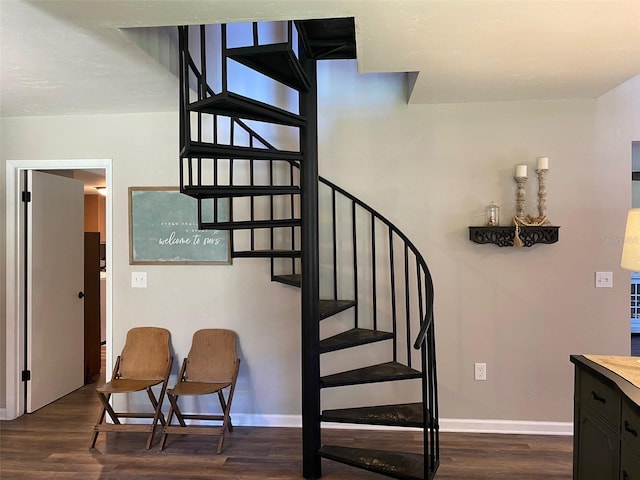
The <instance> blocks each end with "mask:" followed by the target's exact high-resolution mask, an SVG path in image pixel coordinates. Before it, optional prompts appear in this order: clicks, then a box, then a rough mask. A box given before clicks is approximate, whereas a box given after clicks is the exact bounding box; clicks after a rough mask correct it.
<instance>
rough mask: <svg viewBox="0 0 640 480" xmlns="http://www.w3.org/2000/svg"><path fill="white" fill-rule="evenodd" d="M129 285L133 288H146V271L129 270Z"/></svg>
mask: <svg viewBox="0 0 640 480" xmlns="http://www.w3.org/2000/svg"><path fill="white" fill-rule="evenodd" d="M131 286H132V287H133V288H147V272H131Z"/></svg>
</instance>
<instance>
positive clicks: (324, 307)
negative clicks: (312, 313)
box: [320, 299, 356, 320]
mask: <svg viewBox="0 0 640 480" xmlns="http://www.w3.org/2000/svg"><path fill="white" fill-rule="evenodd" d="M355 305H356V301H355V300H323V299H320V320H324V319H325V318H329V317H330V316H332V315H336V314H337V313H340V312H342V311H344V310H347V309H349V308H351V307H353V306H355Z"/></svg>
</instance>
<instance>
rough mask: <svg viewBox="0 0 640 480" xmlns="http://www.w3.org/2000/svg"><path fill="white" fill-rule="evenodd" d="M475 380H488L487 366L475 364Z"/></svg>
mask: <svg viewBox="0 0 640 480" xmlns="http://www.w3.org/2000/svg"><path fill="white" fill-rule="evenodd" d="M475 379H476V380H486V379H487V364H486V363H476V364H475Z"/></svg>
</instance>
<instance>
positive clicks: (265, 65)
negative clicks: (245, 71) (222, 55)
mask: <svg viewBox="0 0 640 480" xmlns="http://www.w3.org/2000/svg"><path fill="white" fill-rule="evenodd" d="M227 56H228V57H229V58H232V59H233V60H235V61H237V62H239V63H241V64H243V65H245V66H247V67H249V68H252V69H254V70H256V71H258V72H260V73H262V74H263V75H266V76H267V77H269V78H272V79H274V80H276V81H278V82H280V83H283V84H285V85H287V86H289V87H291V88H293V89H295V90H298V91H300V92H306V91H308V90H309V87H310V85H311V83H310V82H309V79H308V77H307V75H306V74H305V73H304V70H303V69H302V67H301V65H300V62H299V61H298V59H297V57H296V56H295V54H294V52H293V51H292V50H291V49H290V48H289V46H288V44H286V43H274V44H269V45H258V46H251V47H239V48H230V49H229V50H228V51H227Z"/></svg>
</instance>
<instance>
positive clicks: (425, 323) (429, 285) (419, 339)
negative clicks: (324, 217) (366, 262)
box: [319, 176, 434, 350]
mask: <svg viewBox="0 0 640 480" xmlns="http://www.w3.org/2000/svg"><path fill="white" fill-rule="evenodd" d="M319 180H320V182H321V183H323V184H325V185H327V186H328V187H330V188H332V189H333V190H335V191H337V192H339V193H340V194H341V195H344V196H345V197H347V198H348V199H349V200H351V201H352V202H354V203H356V204H357V205H359V206H360V207H362V208H363V209H365V210H367V211H368V212H369V213H370V214H372V215H374V216H375V217H376V218H377V219H378V220H380V221H381V222H382V223H384V224H385V225H386V226H387V227H388V228H389V229H390V230H391V231H393V232H394V233H395V234H396V235H397V236H398V237H399V238H401V239H402V241H404V243H405V244H406V245H407V246H408V247H409V249H410V250H411V251H412V252H413V254H414V255H415V257H416V261H417V262H418V264H419V265H420V267H421V268H422V271H423V272H424V273H425V279H426V289H427V291H426V299H427V302H428V303H427V305H426V307H427V308H426V311H425V315H424V318H423V320H422V322H421V326H420V331H419V333H418V335H417V336H416V339H415V341H414V344H413V348H415V349H416V350H419V349H420V347H421V346H422V344H423V343H424V341H425V336H426V332H427V330H428V329H429V328H430V327H431V325H432V323H433V294H434V290H433V280H432V278H431V272H430V271H429V267H427V262H426V261H425V259H424V257H423V256H422V254H421V253H420V252H419V250H418V249H417V248H416V246H415V245H414V244H413V242H412V241H411V240H409V238H408V237H407V236H406V235H405V234H404V233H403V232H402V231H401V230H400V229H399V228H398V227H396V226H395V225H394V224H393V223H392V222H391V221H390V220H388V219H387V218H386V217H385V216H384V215H382V214H381V213H379V212H378V211H376V210H375V209H374V208H372V207H370V206H369V205H367V204H366V203H364V202H363V201H362V200H360V199H359V198H357V197H355V196H354V195H352V194H351V193H349V192H347V191H346V190H344V189H343V188H341V187H339V186H338V185H336V184H335V183H333V182H331V181H330V180H327V179H326V178H324V177H322V176H320V177H319Z"/></svg>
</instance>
